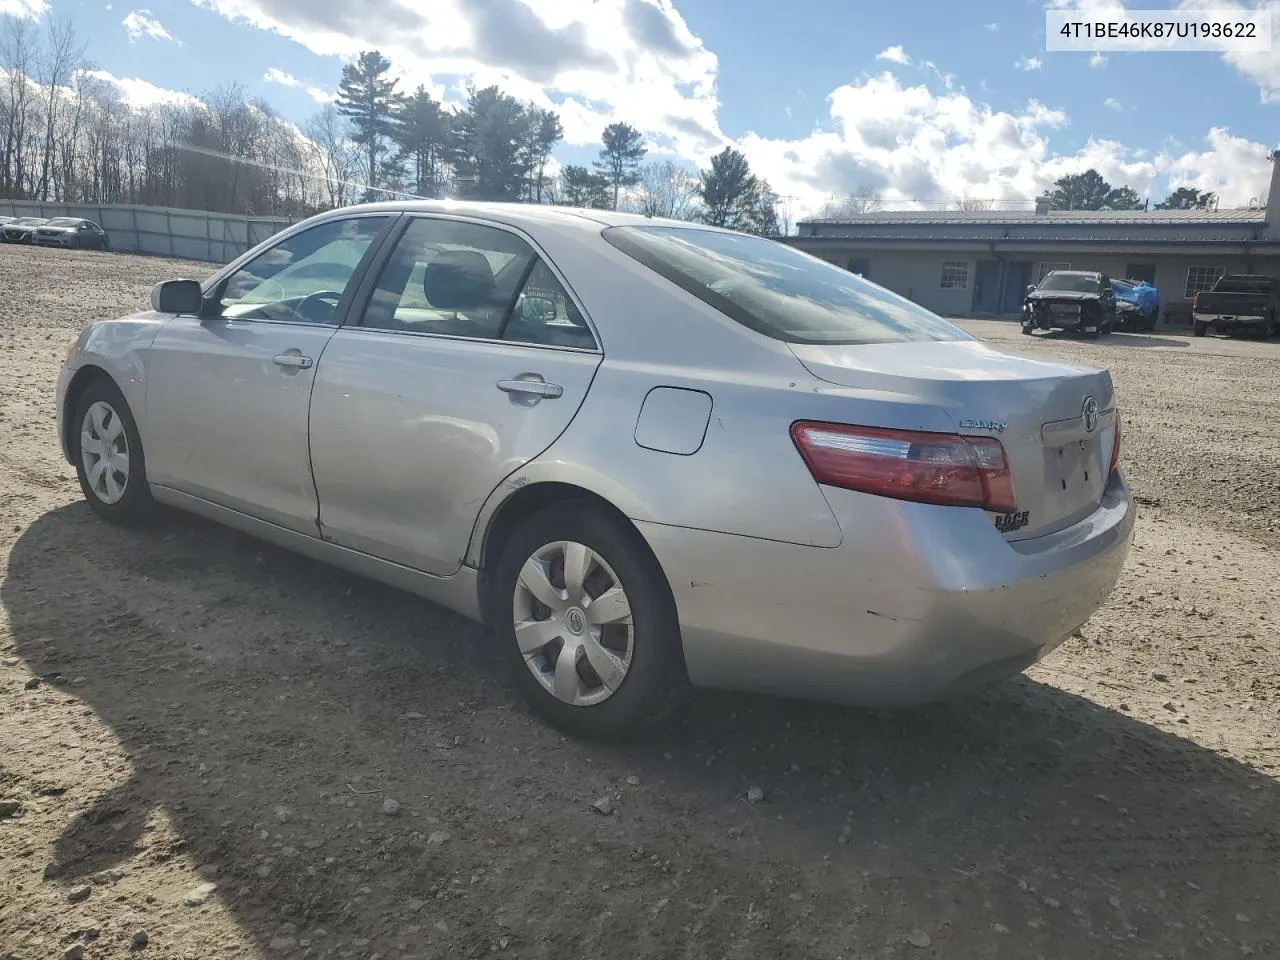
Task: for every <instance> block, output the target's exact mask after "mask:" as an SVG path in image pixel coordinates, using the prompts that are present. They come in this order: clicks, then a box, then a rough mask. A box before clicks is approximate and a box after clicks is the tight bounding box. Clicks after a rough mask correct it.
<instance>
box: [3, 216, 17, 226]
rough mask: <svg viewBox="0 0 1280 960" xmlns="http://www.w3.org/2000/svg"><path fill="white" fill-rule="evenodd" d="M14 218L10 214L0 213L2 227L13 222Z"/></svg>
mask: <svg viewBox="0 0 1280 960" xmlns="http://www.w3.org/2000/svg"><path fill="white" fill-rule="evenodd" d="M14 219H15V218H13V217H10V216H6V215H0V227H3V226H4V225H5V224H6V223H13V221H14Z"/></svg>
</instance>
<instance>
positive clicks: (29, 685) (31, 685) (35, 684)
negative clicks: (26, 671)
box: [22, 677, 40, 690]
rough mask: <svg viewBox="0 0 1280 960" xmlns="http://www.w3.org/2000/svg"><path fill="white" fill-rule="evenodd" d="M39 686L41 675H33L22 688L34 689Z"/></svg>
mask: <svg viewBox="0 0 1280 960" xmlns="http://www.w3.org/2000/svg"><path fill="white" fill-rule="evenodd" d="M38 686H40V678H39V677H32V678H31V679H30V680H28V681H27V682H26V683H24V684H23V685H22V689H23V690H34V689H35V688H36V687H38Z"/></svg>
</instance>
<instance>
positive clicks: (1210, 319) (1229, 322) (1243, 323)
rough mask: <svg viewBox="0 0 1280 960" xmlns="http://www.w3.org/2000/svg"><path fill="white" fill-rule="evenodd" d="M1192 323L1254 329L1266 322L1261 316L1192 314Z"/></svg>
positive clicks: (1247, 314)
mask: <svg viewBox="0 0 1280 960" xmlns="http://www.w3.org/2000/svg"><path fill="white" fill-rule="evenodd" d="M1191 320H1192V322H1193V323H1207V324H1209V325H1210V326H1214V327H1256V326H1259V325H1261V324H1263V323H1266V322H1267V318H1266V317H1265V316H1263V315H1262V314H1260V313H1258V314H1249V313H1246V314H1234V313H1193V314H1192V315H1191Z"/></svg>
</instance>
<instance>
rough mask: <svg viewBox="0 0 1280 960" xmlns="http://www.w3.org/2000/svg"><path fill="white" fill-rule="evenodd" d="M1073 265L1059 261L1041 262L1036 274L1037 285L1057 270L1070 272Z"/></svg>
mask: <svg viewBox="0 0 1280 960" xmlns="http://www.w3.org/2000/svg"><path fill="white" fill-rule="evenodd" d="M1070 269H1071V264H1069V263H1067V262H1066V261H1059V260H1041V261H1040V269H1039V271H1038V272H1037V274H1036V283H1039V282H1040V281H1041V280H1043V279H1044V278H1045V277H1047V276H1048V275H1049V274H1051V273H1053V271H1055V270H1070Z"/></svg>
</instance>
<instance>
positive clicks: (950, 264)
mask: <svg viewBox="0 0 1280 960" xmlns="http://www.w3.org/2000/svg"><path fill="white" fill-rule="evenodd" d="M968 286H969V261H968V260H943V261H942V289H943V290H965V289H967V288H968Z"/></svg>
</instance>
